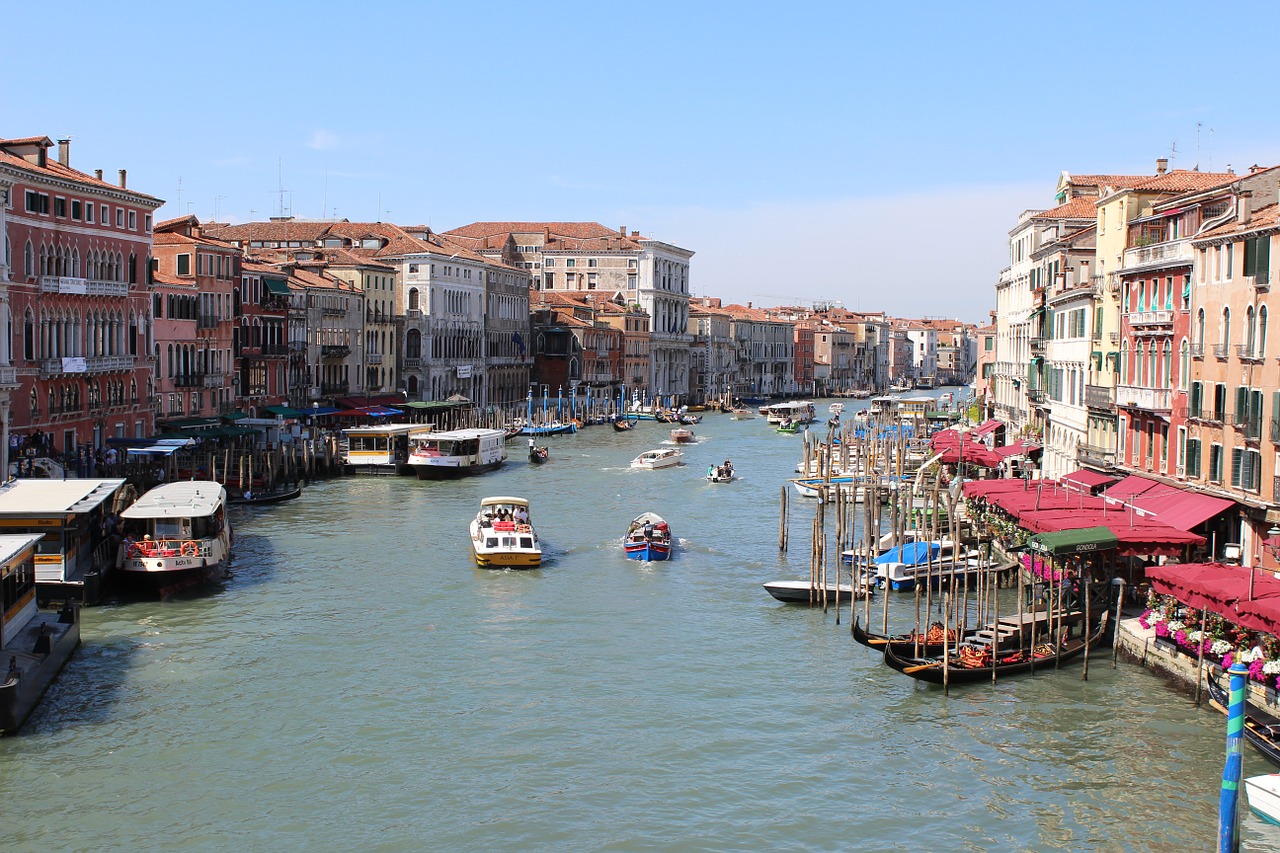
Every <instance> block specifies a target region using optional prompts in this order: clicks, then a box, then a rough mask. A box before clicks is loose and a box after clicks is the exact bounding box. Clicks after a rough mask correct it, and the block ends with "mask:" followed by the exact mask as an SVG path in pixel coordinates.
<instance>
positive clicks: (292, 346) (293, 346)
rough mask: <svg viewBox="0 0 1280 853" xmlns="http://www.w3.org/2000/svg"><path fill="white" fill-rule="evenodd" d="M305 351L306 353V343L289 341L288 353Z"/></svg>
mask: <svg viewBox="0 0 1280 853" xmlns="http://www.w3.org/2000/svg"><path fill="white" fill-rule="evenodd" d="M306 351H307V342H306V341H289V352H290V353H295V352H300V353H305V352H306Z"/></svg>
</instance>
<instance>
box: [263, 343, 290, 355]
mask: <svg viewBox="0 0 1280 853" xmlns="http://www.w3.org/2000/svg"><path fill="white" fill-rule="evenodd" d="M261 354H262V355H274V356H281V355H288V354H289V346H288V344H269V345H266V346H263V347H262V353H261Z"/></svg>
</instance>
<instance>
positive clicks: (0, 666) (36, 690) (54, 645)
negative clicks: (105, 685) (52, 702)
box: [0, 603, 80, 735]
mask: <svg viewBox="0 0 1280 853" xmlns="http://www.w3.org/2000/svg"><path fill="white" fill-rule="evenodd" d="M79 645H80V613H79V608H78V606H77V605H75V604H74V603H68V605H67V606H66V607H64V608H63V609H62V610H60V611H41V612H40V613H39V614H37V615H36V617H35V618H33V619H32V620H31V621H30V622H28V623H27V624H26V625H25V626H23V628H22V630H21V631H19V632H18V634H17V635H16V636H14V637H13V638H12V639H11V640H9V641H8V642H6V643H5V646H4V648H3V649H0V734H6V735H7V734H13V733H14V732H16V731H17V730H18V729H20V728H21V727H22V724H23V723H25V722H26V721H27V718H28V717H29V716H31V712H32V711H34V710H35V707H36V705H38V704H39V702H40V699H41V697H43V696H44V694H45V691H46V690H48V689H49V685H50V684H52V683H53V680H54V679H55V678H56V677H57V675H58V673H59V672H61V671H62V668H63V667H64V666H66V664H67V661H68V660H70V659H71V655H72V653H74V652H75V650H76V648H77V647H79Z"/></svg>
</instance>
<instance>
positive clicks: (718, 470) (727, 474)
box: [707, 459, 738, 483]
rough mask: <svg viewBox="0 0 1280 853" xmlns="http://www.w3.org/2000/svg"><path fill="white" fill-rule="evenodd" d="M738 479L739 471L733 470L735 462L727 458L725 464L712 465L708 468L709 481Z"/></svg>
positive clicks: (722, 481)
mask: <svg viewBox="0 0 1280 853" xmlns="http://www.w3.org/2000/svg"><path fill="white" fill-rule="evenodd" d="M736 479H738V473H737V472H736V471H734V470H733V463H732V462H730V461H729V460H727V459H726V460H725V462H724V464H723V465H711V466H709V467H708V468H707V482H709V483H732V482H733V481H734V480H736Z"/></svg>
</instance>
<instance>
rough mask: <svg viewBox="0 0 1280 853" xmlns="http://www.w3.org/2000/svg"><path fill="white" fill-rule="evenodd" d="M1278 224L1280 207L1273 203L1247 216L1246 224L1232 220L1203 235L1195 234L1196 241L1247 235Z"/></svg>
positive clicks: (1279, 221) (1279, 222)
mask: <svg viewBox="0 0 1280 853" xmlns="http://www.w3.org/2000/svg"><path fill="white" fill-rule="evenodd" d="M1277 224H1280V205H1276V204H1275V203H1272V204H1268V205H1264V206H1263V207H1260V208H1258V209H1257V210H1255V211H1253V213H1252V214H1251V215H1250V216H1249V221H1248V222H1244V223H1241V222H1237V221H1235V220H1234V219H1233V220H1232V221H1230V222H1227V223H1225V224H1223V225H1219V226H1218V227H1217V228H1214V229H1212V230H1210V231H1206V232H1204V233H1203V234H1197V235H1196V236H1195V239H1196V240H1201V239H1206V240H1207V239H1213V238H1214V237H1225V236H1227V235H1228V234H1247V233H1249V232H1250V231H1260V230H1262V229H1264V228H1275V227H1276V225H1277Z"/></svg>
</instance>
